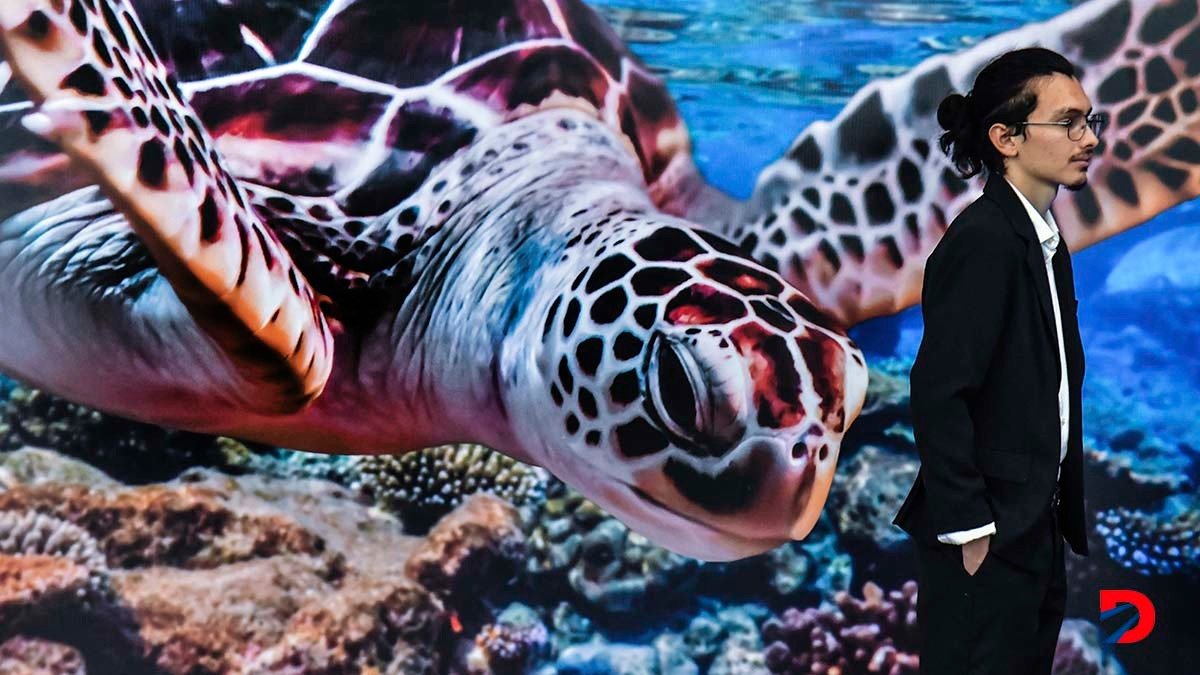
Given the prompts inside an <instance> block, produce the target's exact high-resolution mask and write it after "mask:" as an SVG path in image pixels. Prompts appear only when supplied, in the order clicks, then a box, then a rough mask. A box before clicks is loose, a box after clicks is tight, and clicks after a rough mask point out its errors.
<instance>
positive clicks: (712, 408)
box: [646, 333, 741, 446]
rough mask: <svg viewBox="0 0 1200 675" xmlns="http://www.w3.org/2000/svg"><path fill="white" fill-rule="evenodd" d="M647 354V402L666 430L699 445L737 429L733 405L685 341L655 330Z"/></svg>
mask: <svg viewBox="0 0 1200 675" xmlns="http://www.w3.org/2000/svg"><path fill="white" fill-rule="evenodd" d="M649 356H650V360H649V363H648V367H647V373H646V375H647V377H646V380H647V383H648V390H649V392H648V393H649V397H650V402H651V406H652V407H653V409H654V413H655V414H656V415H657V417H658V418H660V420H661V421H662V423H663V425H664V426H665V427H666V430H667V431H670V432H671V433H672V434H674V435H676V436H679V437H681V438H684V439H687V440H689V441H692V442H693V443H696V444H699V445H702V446H709V445H714V444H720V443H721V442H722V441H723V440H725V439H728V438H731V437H733V436H736V434H738V433H740V430H741V426H740V425H739V424H738V423H737V422H738V420H737V417H738V411H737V409H736V408H737V406H736V405H734V404H733V401H732V398H731V397H730V396H728V395H727V394H726V392H725V391H724V390H723V387H722V386H720V378H718V377H715V376H714V373H713V372H712V371H711V370H710V369H709V367H707V366H706V365H705V364H704V363H702V362H701V361H700V360H699V359H697V357H696V354H695V352H693V351H692V350H691V349H690V348H689V347H688V346H687V345H685V344H682V343H680V342H677V341H675V340H672V339H670V338H668V337H666V336H664V335H662V334H661V333H655V334H654V336H653V337H652V338H651V340H650V354H649ZM731 432H733V433H731Z"/></svg>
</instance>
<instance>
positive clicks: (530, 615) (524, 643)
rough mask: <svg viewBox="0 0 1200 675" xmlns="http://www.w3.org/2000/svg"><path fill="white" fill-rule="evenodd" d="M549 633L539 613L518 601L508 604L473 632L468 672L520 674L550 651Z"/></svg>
mask: <svg viewBox="0 0 1200 675" xmlns="http://www.w3.org/2000/svg"><path fill="white" fill-rule="evenodd" d="M549 647H550V633H549V631H548V630H547V629H546V625H545V624H544V623H542V620H541V617H539V616H538V614H537V612H536V611H534V610H533V609H532V608H530V607H528V606H526V605H523V604H521V603H513V604H511V605H509V606H508V607H507V608H505V610H504V611H503V612H501V613H500V615H499V616H498V617H497V618H496V621H495V623H490V624H487V625H486V626H484V627H483V629H482V630H480V631H479V633H478V634H477V635H476V636H475V641H474V645H473V647H472V649H471V651H470V652H469V653H468V654H467V657H466V671H467V673H469V674H470V675H520V674H521V673H527V672H529V671H530V669H531V668H533V666H534V665H536V664H537V663H538V662H540V661H541V660H542V659H544V658H545V657H546V656H547V655H548V654H549Z"/></svg>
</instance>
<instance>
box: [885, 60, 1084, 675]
mask: <svg viewBox="0 0 1200 675" xmlns="http://www.w3.org/2000/svg"><path fill="white" fill-rule="evenodd" d="M1074 73H1075V71H1074V69H1073V68H1072V67H1071V65H1070V64H1069V63H1068V62H1067V61H1066V60H1065V59H1063V57H1062V56H1061V55H1058V54H1056V53H1054V52H1051V51H1049V50H1045V49H1040V48H1034V49H1025V50H1018V51H1016V52H1009V53H1008V54H1005V55H1003V56H1001V57H999V58H998V59H996V60H995V61H993V62H992V63H990V64H989V65H988V66H987V67H985V68H984V69H983V70H982V71H980V74H979V76H978V77H977V78H976V80H975V86H974V88H973V91H972V94H971V95H970V96H969V97H966V98H964V97H962V96H961V95H957V94H955V95H953V96H951V97H947V100H946V101H944V102H943V105H942V107H941V108H939V111H938V119H939V121H940V122H942V123H943V126H944V127H946V128H947V129H948V130H947V132H946V134H945V135H944V136H943V138H942V149H943V150H944V151H946V150H947V148H948V146H950V145H953V146H954V154H953V159H954V161H955V165H956V166H957V167H959V169H960V173H961V172H963V171H964V167H965V172H966V173H970V170H971V169H972V168H974V169H975V170H976V171H977V170H978V169H980V168H982V167H983V166H986V167H987V168H988V179H987V181H986V184H985V186H984V189H983V194H982V196H980V197H979V199H977V200H976V201H975V202H973V203H972V204H970V205H969V206H968V207H967V208H966V209H965V210H964V211H963V212H962V213H961V214H960V215H959V216H958V217H957V218H956V219H955V220H954V222H953V223H951V225H950V226H949V228H948V229H947V231H946V233H945V235H944V236H943V238H942V240H941V241H940V242H939V243H938V245H937V247H936V248H935V249H934V251H933V252H932V253H931V254H930V256H929V258H928V260H927V262H926V268H925V281H924V288H923V290H922V312H923V316H924V320H925V333H924V336H923V338H922V342H921V346H920V349H919V350H918V354H917V358H916V361H915V362H914V364H913V367H912V372H911V380H910V381H911V405H912V413H913V431H914V435H915V438H916V444H917V449H918V452H919V454H920V457H921V468H920V471H919V472H918V474H917V479H916V482H915V483H914V485H913V487H912V489H911V491H910V492H909V494H908V497H907V498H906V499H905V501H904V504H903V505H902V506H901V507H900V510H899V512H898V513H897V515H896V518H895V520H894V521H893V522H894V523H896V524H897V525H899V526H900V527H901V528H903V529H904V530H905V531H906V532H908V533H909V534H910V535H911V536H912V537H913V539H914V541H915V543H916V546H917V551H918V565H919V579H918V583H919V585H920V591H919V595H918V603H917V613H918V622H919V624H920V634H921V652H920V657H921V673H923V674H926V675H932V674H942V673H946V674H951V673H953V674H954V675H979V674H983V673H989V674H990V673H996V674H1000V673H1003V674H1008V673H1013V674H1017V673H1019V674H1020V675H1035V674H1036V675H1041V674H1045V675H1049V673H1050V671H1051V664H1052V662H1053V657H1054V649H1055V645H1056V644H1057V640H1058V632H1059V628H1060V626H1061V624H1062V620H1063V613H1064V609H1065V603H1066V582H1065V579H1064V567H1065V565H1064V560H1063V539H1064V538H1065V539H1066V541H1067V542H1068V543H1070V545H1071V548H1072V549H1073V550H1074V551H1075V552H1076V553H1078V554H1079V555H1087V540H1086V536H1085V533H1086V529H1087V528H1086V523H1085V518H1084V512H1083V475H1082V469H1083V447H1082V420H1081V406H1080V398H1081V395H1080V392H1081V384H1082V380H1083V372H1084V362H1083V350H1082V345H1081V343H1080V339H1079V329H1078V323H1077V320H1076V307H1077V304H1078V303H1077V301H1076V300H1075V291H1074V281H1073V278H1072V274H1071V263H1070V255H1069V252H1068V251H1067V247H1066V244H1065V243H1064V242H1063V241H1062V238H1061V236H1060V233H1059V232H1058V226H1057V224H1056V223H1055V220H1054V217H1053V215H1052V214H1051V212H1050V205H1051V202H1052V201H1053V199H1054V197H1055V194H1056V193H1057V191H1058V188H1059V186H1066V187H1067V188H1068V189H1073V190H1077V189H1080V188H1082V187H1083V186H1084V185H1085V184H1086V182H1087V173H1086V172H1087V168H1088V163H1087V161H1088V160H1090V158H1091V155H1092V152H1093V150H1094V149H1095V147H1096V145H1097V142H1098V138H1097V134H1098V133H1100V132H1101V131H1102V128H1103V125H1104V120H1103V118H1102V117H1100V116H1097V115H1091V112H1092V110H1091V109H1092V106H1091V102H1090V100H1089V98H1088V96H1087V95H1086V94H1085V93H1084V91H1083V89H1082V87H1081V86H1080V84H1079V81H1078V80H1077V79H1076V78H1075V76H1074ZM955 97H957V98H955Z"/></svg>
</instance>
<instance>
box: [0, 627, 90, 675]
mask: <svg viewBox="0 0 1200 675" xmlns="http://www.w3.org/2000/svg"><path fill="white" fill-rule="evenodd" d="M0 673H5V674H6V675H87V671H86V670H85V669H84V663H83V656H82V655H81V654H80V653H79V650H77V649H75V648H73V647H69V646H67V645H64V644H59V643H57V642H51V641H49V640H40V639H37V638H27V637H23V636H17V637H14V638H11V639H9V640H8V641H6V642H4V643H3V644H0Z"/></svg>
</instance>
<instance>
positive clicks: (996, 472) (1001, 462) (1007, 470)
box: [975, 448, 1033, 483]
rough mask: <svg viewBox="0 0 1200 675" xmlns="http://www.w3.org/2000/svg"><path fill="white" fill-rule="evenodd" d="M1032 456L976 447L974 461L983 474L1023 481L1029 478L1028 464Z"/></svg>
mask: <svg viewBox="0 0 1200 675" xmlns="http://www.w3.org/2000/svg"><path fill="white" fill-rule="evenodd" d="M1032 460H1033V456H1032V455H1029V454H1028V453H1024V452H1011V451H1008V450H995V449H993V448H977V449H976V451H975V463H976V465H977V466H978V467H979V472H980V473H982V474H983V475H985V476H991V477H993V478H1001V479H1003V480H1011V481H1016V482H1018V483H1024V482H1025V481H1027V480H1029V465H1030V463H1031V462H1032Z"/></svg>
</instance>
